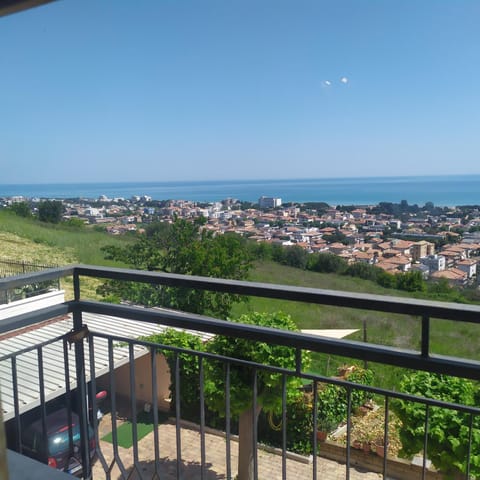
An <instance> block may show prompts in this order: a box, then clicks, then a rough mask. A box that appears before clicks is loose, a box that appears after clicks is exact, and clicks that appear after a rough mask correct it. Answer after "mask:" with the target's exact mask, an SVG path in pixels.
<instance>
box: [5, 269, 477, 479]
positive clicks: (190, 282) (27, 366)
mask: <svg viewBox="0 0 480 480" xmlns="http://www.w3.org/2000/svg"><path fill="white" fill-rule="evenodd" d="M66 276H73V281H74V292H75V298H74V300H72V301H68V302H62V303H60V304H57V305H54V306H49V307H47V308H42V309H39V310H33V309H32V311H29V312H27V313H22V314H19V315H16V316H12V317H8V318H4V319H3V320H1V321H0V335H1V338H0V371H1V392H2V411H3V417H4V420H5V424H6V427H7V437H8V440H9V448H12V449H14V450H16V451H19V452H20V453H22V451H23V450H24V449H25V446H24V445H25V439H24V432H25V426H26V424H28V416H29V414H30V415H35V416H36V418H40V419H41V423H42V428H43V435H44V436H46V434H47V433H46V432H47V417H48V414H49V413H50V412H51V410H52V409H54V408H58V407H55V406H56V405H58V402H60V401H61V402H64V404H65V405H66V406H67V408H68V410H69V412H70V415H71V412H72V409H73V410H74V411H76V412H77V413H78V414H79V421H80V432H81V440H82V442H81V446H80V451H78V452H77V451H76V449H75V447H74V445H73V439H70V440H69V443H70V446H71V452H70V453H71V455H72V456H73V457H75V456H76V457H78V461H79V463H80V464H81V465H82V466H83V472H84V478H95V479H100V478H107V479H113V478H115V479H126V478H142V479H143V478H145V479H153V478H176V479H181V478H185V479H187V478H202V479H203V478H227V479H231V478H234V477H235V476H236V474H237V465H238V464H239V463H240V465H242V464H243V463H245V462H243V463H242V460H239V457H238V455H237V453H236V452H237V449H238V440H237V436H236V433H237V428H238V424H237V419H236V418H235V416H234V415H233V403H234V398H233V396H234V392H235V389H236V388H237V386H238V385H236V384H235V381H236V379H238V374H239V372H240V373H241V374H243V377H247V379H248V382H250V388H249V394H248V396H249V397H250V400H249V402H247V403H250V405H251V408H252V411H257V410H259V407H260V406H261V402H262V388H263V383H262V382H263V380H262V379H263V378H265V375H266V374H268V375H273V376H275V378H277V379H279V385H280V388H279V390H278V405H279V406H280V408H279V411H278V412H277V413H276V415H275V419H274V422H273V423H275V427H276V428H277V430H278V445H277V448H276V449H270V450H265V448H264V447H263V446H262V445H261V444H260V441H259V440H260V439H261V432H260V431H259V425H258V423H257V421H256V418H257V417H256V416H255V415H251V420H250V423H249V424H248V425H247V427H248V428H247V437H246V438H247V442H246V443H247V445H248V447H249V449H250V453H251V455H250V456H249V457H247V464H246V465H244V466H245V468H246V471H247V476H243V477H242V475H243V473H242V474H241V478H248V476H250V478H255V479H257V478H282V479H287V478H288V479H296V478H312V479H316V478H326V479H330V478H332V479H334V478H335V479H337V478H338V479H343V478H345V479H357V478H364V479H369V478H378V477H379V476H380V477H383V478H398V479H415V478H418V479H420V478H422V479H423V478H435V479H437V478H438V479H441V478H449V477H447V476H446V475H445V474H446V472H447V471H450V473H451V472H453V473H451V475H453V476H455V477H456V478H465V479H470V478H478V476H477V475H478V474H477V473H476V472H477V471H478V467H477V463H478V456H477V453H476V447H477V446H478V437H479V435H480V433H479V429H478V420H479V418H480V417H479V414H480V409H477V408H476V407H473V406H471V405H461V404H455V403H450V402H449V401H448V399H444V400H438V399H436V400H434V399H427V398H423V397H416V396H413V395H407V394H404V393H400V392H398V391H392V390H386V389H382V388H378V387H373V386H368V385H362V384H357V383H355V382H352V381H348V380H347V379H345V378H341V377H335V378H332V377H326V376H323V375H319V374H316V373H312V372H310V371H309V370H308V369H307V368H305V365H304V363H303V361H302V358H303V354H304V352H306V351H308V352H316V353H325V354H329V355H338V356H341V357H349V358H351V359H352V361H355V360H356V361H360V362H362V363H363V362H375V363H377V364H384V365H388V366H391V367H399V368H403V369H407V370H408V371H425V372H431V373H437V374H444V375H451V376H455V377H460V378H464V379H470V380H473V381H478V380H479V379H480V364H479V363H478V362H477V361H475V360H472V359H464V358H456V357H455V358H452V357H444V356H440V355H434V354H433V353H432V351H431V345H430V338H431V333H430V329H431V327H432V325H433V323H432V319H445V320H451V321H453V322H458V324H459V327H460V326H461V324H463V323H464V322H467V323H474V324H478V322H479V321H480V307H478V306H473V305H458V304H448V303H440V302H431V301H424V300H414V299H405V298H396V297H387V296H376V295H367V294H358V293H348V292H338V291H330V290H317V289H310V288H299V287H291V286H283V285H270V284H258V283H251V282H241V281H232V280H222V279H214V278H204V277H193V276H183V275H174V274H164V273H153V272H140V271H132V270H124V269H113V268H103V267H102V268H100V267H91V266H83V265H78V266H70V267H65V268H54V269H49V270H46V271H43V272H37V273H29V274H25V275H20V276H17V277H12V278H6V279H0V291H6V290H12V289H15V288H19V287H21V286H22V285H29V284H32V283H37V282H46V281H53V280H55V281H56V280H59V279H61V278H63V277H66ZM84 277H95V278H100V279H109V280H119V281H129V282H142V283H149V284H152V285H157V286H160V285H164V286H170V287H179V288H192V289H203V290H211V291H215V292H223V293H225V292H227V293H235V294H239V295H245V296H258V297H265V298H272V299H284V300H291V301H298V302H305V303H310V304H322V305H333V306H338V307H340V308H355V309H362V310H366V311H382V312H387V313H392V314H393V313H395V314H403V315H409V316H413V317H415V318H417V319H418V322H419V324H420V332H421V337H420V338H419V345H420V348H419V350H418V351H411V350H400V349H397V348H393V347H390V346H386V345H378V344H372V343H367V342H356V341H351V340H346V339H332V338H327V337H318V336H312V335H309V334H305V333H301V332H292V331H285V330H278V329H273V328H266V327H260V326H257V325H247V324H241V323H235V322H229V321H225V320H224V319H216V318H210V317H207V316H202V315H194V314H190V313H185V312H179V311H172V310H166V309H161V308H154V309H151V308H143V307H138V306H131V305H117V304H109V303H100V302H93V301H88V300H86V299H84V298H83V297H82V288H81V287H82V278H84ZM166 327H174V328H178V329H187V330H189V331H194V332H197V333H198V334H199V335H201V337H202V338H203V339H204V340H207V341H208V339H209V338H211V337H212V336H213V335H225V336H228V337H230V338H231V339H232V340H233V339H240V338H241V339H247V340H251V341H257V342H265V343H266V344H268V345H271V346H273V345H281V346H287V347H290V348H292V349H293V351H294V354H295V358H296V361H295V362H294V363H295V365H294V366H293V367H292V368H285V367H279V366H277V365H275V362H272V364H259V363H255V362H252V361H250V360H249V359H245V358H232V357H228V356H224V355H218V354H216V355H214V354H212V353H208V352H204V351H196V350H195V351H194V350H189V349H188V348H182V347H175V346H171V345H170V346H168V345H159V344H156V343H153V342H151V341H148V340H146V339H144V337H145V336H148V334H151V333H155V332H159V331H163V330H164V329H165V328H166ZM32 336H33V337H32ZM32 338H34V340H32ZM142 338H143V339H142ZM158 352H161V353H163V354H165V355H166V356H167V354H168V353H170V358H173V359H174V362H173V364H171V368H170V371H169V370H168V367H167V365H166V363H165V361H164V360H161V359H160V355H157V353H158ZM186 357H189V358H193V359H194V361H195V363H196V364H197V365H198V367H199V368H198V378H197V380H196V383H198V404H197V406H198V410H197V412H196V414H195V417H196V422H194V423H189V422H186V421H185V417H186V414H185V412H184V405H183V402H182V400H183V397H182V392H186V391H187V389H188V387H189V385H186V384H185V383H183V384H182V378H184V377H183V376H182V367H183V362H184V361H185V360H184V359H185V358H186ZM212 362H213V363H216V364H220V365H221V366H222V367H221V368H222V369H223V372H224V376H223V378H222V382H221V383H222V388H224V401H223V410H224V413H225V415H224V416H218V417H217V418H215V419H214V420H215V421H214V422H213V423H214V427H215V428H214V429H212V428H210V424H211V423H212V418H211V416H210V413H211V411H210V409H209V405H208V395H207V393H206V389H205V383H206V377H207V373H206V370H207V366H208V365H210V364H211V363H212ZM170 378H171V381H172V384H173V387H174V391H175V392H176V393H177V394H176V395H174V396H173V400H172V402H171V403H172V404H169V402H168V399H167V401H166V397H168V387H169V385H170ZM292 378H296V379H299V380H300V381H301V383H302V384H303V385H304V390H305V391H307V390H308V391H309V392H310V393H308V392H307V394H308V395H309V397H308V398H309V399H310V400H309V401H310V403H311V410H310V412H311V413H310V419H309V421H310V426H311V428H310V429H306V431H305V434H304V439H305V441H307V442H309V445H310V448H311V451H312V452H317V453H318V455H306V456H303V457H302V456H299V455H292V454H291V453H290V452H289V450H288V448H287V445H290V440H291V439H290V438H289V436H290V435H291V429H290V428H289V427H290V426H291V425H292V424H293V425H294V424H295V422H296V420H295V419H294V418H293V417H292V415H291V411H290V410H289V409H288V408H287V403H288V399H287V394H288V391H287V384H288V381H289V379H292ZM328 385H334V386H336V387H338V390H336V391H337V392H338V396H339V398H338V402H340V401H344V402H345V405H346V409H345V421H344V422H342V423H343V430H342V431H341V432H339V433H338V435H330V437H329V440H327V441H326V442H324V443H323V442H321V441H320V439H318V438H317V435H316V434H315V433H314V432H317V431H319V430H321V425H322V422H323V420H324V419H323V418H322V415H321V414H320V413H319V412H321V411H322V410H321V408H320V403H321V401H322V400H321V398H320V397H321V392H322V391H323V389H324V388H325V387H326V386H328ZM100 388H102V389H103V388H104V389H106V390H107V391H108V394H109V398H108V400H107V402H106V405H100V407H101V408H102V409H104V410H105V411H106V412H107V415H105V418H103V419H102V420H99V419H98V418H97V415H92V414H91V412H92V411H93V412H96V411H97V408H98V405H97V400H96V398H95V395H93V393H95V392H97V391H98V390H99V389H100ZM359 394H361V395H366V396H367V397H369V398H372V399H374V400H375V403H376V405H378V406H379V407H380V411H381V412H383V413H382V416H383V417H382V423H383V429H382V434H381V437H382V438H381V440H382V442H383V444H384V445H387V446H388V445H390V443H393V438H391V435H392V422H393V420H392V410H393V404H395V403H396V402H397V403H398V402H404V403H405V404H416V405H420V406H421V409H420V410H421V412H422V418H421V420H420V427H421V428H420V430H421V441H420V444H419V445H418V450H417V451H416V452H415V453H416V456H415V458H414V460H413V462H412V461H410V460H399V459H397V458H396V456H395V455H393V453H391V452H389V453H387V455H384V456H383V457H380V456H376V455H375V456H374V455H373V454H371V453H365V452H364V451H361V450H358V449H357V448H356V447H357V445H356V440H357V438H356V435H357V432H356V417H355V415H356V414H355V412H354V409H353V408H352V407H353V404H354V402H355V399H356V398H357V397H358V395H359ZM87 397H88V398H89V399H90V400H87ZM445 400H447V401H445ZM88 404H90V409H89V405H88ZM162 409H163V410H165V409H168V410H169V412H168V415H165V414H164V413H163V412H162ZM439 411H442V412H443V411H444V412H454V413H455V415H456V416H453V417H452V416H450V417H449V416H448V415H446V416H445V418H449V419H452V418H456V419H458V418H460V419H463V420H464V422H463V424H462V426H461V430H462V433H463V435H462V437H461V438H459V439H458V442H456V444H455V451H456V452H457V456H456V460H455V461H456V462H458V468H456V469H455V468H454V464H453V460H451V464H450V465H449V464H447V465H446V468H445V471H442V469H440V470H438V469H435V468H432V467H431V464H430V461H429V458H432V456H433V455H434V454H435V450H438V448H439V447H438V445H439V440H438V437H439V436H442V435H443V437H442V438H444V439H443V440H441V441H440V446H441V445H442V443H441V442H442V441H443V442H445V451H448V450H449V445H448V442H450V441H451V438H449V436H450V437H451V436H452V435H453V434H454V432H456V426H455V425H452V424H451V423H449V420H446V423H445V425H443V426H442V428H440V430H441V432H439V431H438V430H439V428H438V425H435V424H434V423H433V419H434V417H435V418H437V414H438V412H439ZM89 412H90V414H89ZM145 415H148V416H149V424H150V427H149V430H148V432H147V433H146V434H144V432H143V430H142V429H143V428H144V423H145V422H144V417H145ZM167 417H168V418H167ZM127 424H128V425H129V428H130V432H131V444H130V445H128V446H125V445H124V444H123V443H122V442H124V439H123V437H122V436H123V435H124V433H123V430H124V427H123V426H124V425H127ZM340 426H342V425H340ZM90 427H91V428H92V430H93V432H94V435H95V442H94V443H95V448H96V455H95V461H91V460H92V459H91V456H90V455H89V453H88V452H89V442H88V436H89V435H88V431H89V428H90ZM67 428H68V427H67ZM240 428H242V427H241V426H240ZM108 434H109V438H107V437H106V435H107V436H108ZM242 438H245V436H244V437H242ZM464 439H466V440H464ZM376 440H377V441H378V438H377V439H376ZM90 447H91V444H90ZM387 451H388V450H387ZM23 453H25V452H23ZM377 453H378V448H377ZM240 458H242V457H240ZM442 468H443V467H442ZM92 472H93V474H92ZM92 475H93V477H92ZM45 478H47V477H45Z"/></svg>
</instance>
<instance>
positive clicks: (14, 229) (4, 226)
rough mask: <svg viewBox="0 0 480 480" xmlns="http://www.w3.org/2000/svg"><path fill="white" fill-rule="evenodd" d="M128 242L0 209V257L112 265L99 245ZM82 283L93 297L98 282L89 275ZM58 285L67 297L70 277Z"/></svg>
mask: <svg viewBox="0 0 480 480" xmlns="http://www.w3.org/2000/svg"><path fill="white" fill-rule="evenodd" d="M129 241H131V238H128V237H113V236H111V235H107V234H105V233H102V232H96V231H94V230H92V229H89V228H84V229H76V228H69V227H62V226H59V225H50V224H42V223H40V222H37V221H35V220H33V219H25V218H19V217H17V216H16V215H13V214H11V213H10V212H7V211H5V210H0V259H2V258H3V259H6V260H16V261H26V262H36V263H41V264H47V265H68V264H71V263H87V264H96V265H105V266H112V265H114V263H113V262H110V261H107V260H105V259H104V258H103V254H102V252H101V251H100V248H101V247H102V246H104V245H110V244H118V245H122V244H125V243H126V242H129ZM82 282H83V286H82V289H83V290H82V291H83V293H84V296H85V297H86V298H87V297H88V298H95V297H96V294H95V289H96V287H97V285H98V283H99V282H98V281H96V280H95V279H89V278H86V279H83V280H82ZM62 287H63V288H64V289H65V291H66V295H67V298H71V293H72V282H71V279H65V281H64V282H63V284H62Z"/></svg>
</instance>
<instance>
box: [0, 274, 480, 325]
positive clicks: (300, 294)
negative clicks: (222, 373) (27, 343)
mask: <svg viewBox="0 0 480 480" xmlns="http://www.w3.org/2000/svg"><path fill="white" fill-rule="evenodd" d="M70 275H74V276H88V277H96V278H104V279H112V280H124V281H136V282H143V283H151V284H155V285H168V286H174V287H187V288H196V289H203V290H211V291H216V292H225V293H235V294H239V295H248V296H257V297H266V298H274V299H282V300H292V301H299V302H305V303H314V304H323V305H332V306H338V307H348V308H358V309H363V310H376V311H382V312H388V313H399V314H404V315H416V316H421V317H424V316H427V317H431V318H439V319H450V320H459V321H463V322H471V323H480V306H479V305H468V304H458V303H450V302H439V301H432V300H423V299H416V298H402V297H394V296H391V295H374V294H368V293H357V292H344V291H339V290H326V289H317V288H308V287H295V286H290V285H277V284H267V283H258V282H248V281H240V280H226V279H218V278H210V277H200V276H194V275H180V274H174V273H164V272H148V271H139V270H132V269H124V268H114V267H97V266H90V265H69V266H66V267H58V268H51V269H48V270H44V271H41V272H35V273H26V274H23V275H18V276H15V277H8V278H1V279H0V291H1V290H7V289H10V288H14V287H18V286H23V285H25V284H28V283H31V282H40V281H44V280H53V279H58V278H62V277H65V276H70Z"/></svg>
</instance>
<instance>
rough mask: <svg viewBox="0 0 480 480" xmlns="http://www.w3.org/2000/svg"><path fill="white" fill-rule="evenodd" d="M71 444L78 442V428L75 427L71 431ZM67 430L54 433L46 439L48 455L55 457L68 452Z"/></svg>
mask: <svg viewBox="0 0 480 480" xmlns="http://www.w3.org/2000/svg"><path fill="white" fill-rule="evenodd" d="M72 435H73V442H78V441H79V440H80V428H79V426H78V425H75V426H74V427H73V430H72ZM68 442H69V440H68V429H66V430H64V431H62V432H56V433H54V434H53V435H51V436H50V437H49V438H48V451H49V454H50V455H52V456H53V455H57V454H59V453H61V452H64V451H65V450H68Z"/></svg>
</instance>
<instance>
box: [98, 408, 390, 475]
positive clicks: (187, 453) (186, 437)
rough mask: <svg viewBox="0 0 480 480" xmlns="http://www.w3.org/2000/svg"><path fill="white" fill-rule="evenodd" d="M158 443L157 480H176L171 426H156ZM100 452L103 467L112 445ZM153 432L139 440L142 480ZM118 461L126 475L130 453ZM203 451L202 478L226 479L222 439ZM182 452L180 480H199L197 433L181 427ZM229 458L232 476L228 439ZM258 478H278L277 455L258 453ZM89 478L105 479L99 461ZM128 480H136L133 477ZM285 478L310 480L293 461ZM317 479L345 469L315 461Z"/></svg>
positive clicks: (150, 465)
mask: <svg viewBox="0 0 480 480" xmlns="http://www.w3.org/2000/svg"><path fill="white" fill-rule="evenodd" d="M109 422H110V416H109V415H106V417H105V418H104V419H103V420H102V422H101V427H102V428H101V430H103V431H105V428H106V426H107V425H109ZM159 439H160V458H161V464H160V472H158V473H159V474H160V478H162V479H163V478H164V479H166V480H176V478H177V476H176V455H177V454H176V436H175V425H174V424H173V423H172V424H169V423H164V424H160V425H159ZM100 445H101V450H102V452H103V454H104V455H105V457H106V460H107V463H108V464H109V465H110V462H111V461H112V459H113V449H112V445H111V444H110V443H108V442H104V441H101V443H100ZM152 446H153V432H152V433H150V434H148V435H147V436H146V437H144V438H142V439H141V440H139V442H138V455H139V465H138V468H139V469H141V472H142V474H143V475H144V476H145V477H146V478H151V476H153V474H154V467H155V465H154V461H153V460H154V452H153V448H152ZM118 450H119V455H120V458H121V460H122V462H123V464H124V467H125V469H126V470H127V471H128V472H130V471H131V470H132V466H133V463H134V462H133V449H125V448H122V447H120V446H119V447H118ZM205 450H206V464H207V472H206V475H205V478H206V479H208V480H214V479H215V480H220V479H226V478H227V477H226V463H225V439H224V438H223V437H222V436H221V435H215V434H212V433H206V434H205ZM182 452H183V455H182V456H183V457H184V458H185V459H189V460H188V461H187V460H185V461H184V462H183V465H182V468H181V471H182V478H183V479H185V480H197V479H198V480H200V478H201V471H200V461H201V458H200V433H199V432H198V431H197V430H196V429H194V428H188V427H182ZM231 456H232V466H231V468H232V475H233V476H235V475H236V472H237V461H238V460H237V457H238V443H237V442H236V441H235V440H234V439H233V438H232V442H231ZM119 474H120V470H119V469H118V466H117V465H115V466H114V468H113V469H112V478H117V475H119ZM258 477H259V478H268V479H272V480H276V479H281V478H282V457H281V456H280V455H277V454H274V453H269V452H266V451H264V450H262V449H259V450H258ZM380 477H381V476H380V475H379V474H378V473H373V472H361V471H359V470H356V469H355V468H351V469H350V479H351V480H378V478H380ZM93 478H94V479H95V480H98V479H102V478H105V474H104V472H103V468H102V465H101V463H100V462H99V461H97V462H96V463H95V465H94V466H93ZM132 478H134V479H135V478H140V477H139V476H138V475H135V474H134V475H133V476H132ZM287 478H288V479H289V480H304V479H306V478H312V464H307V463H303V462H300V461H296V460H293V459H287ZM317 478H319V479H320V478H321V479H322V480H344V479H345V478H346V468H345V465H343V464H340V463H338V462H335V461H332V460H327V459H324V458H322V457H318V463H317Z"/></svg>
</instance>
